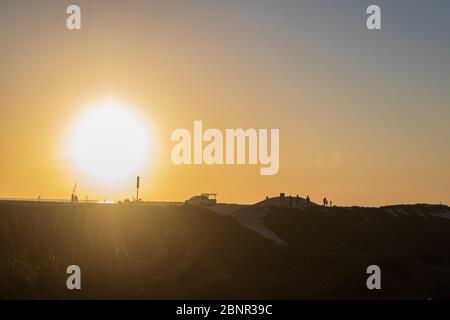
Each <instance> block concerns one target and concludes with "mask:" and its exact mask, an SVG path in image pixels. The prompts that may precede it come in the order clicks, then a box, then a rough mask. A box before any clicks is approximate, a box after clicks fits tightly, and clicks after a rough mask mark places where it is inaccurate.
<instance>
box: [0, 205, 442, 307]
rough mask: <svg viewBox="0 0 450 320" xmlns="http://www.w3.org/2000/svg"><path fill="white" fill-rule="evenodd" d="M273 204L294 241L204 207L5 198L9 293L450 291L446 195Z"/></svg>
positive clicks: (0, 229) (2, 275)
mask: <svg viewBox="0 0 450 320" xmlns="http://www.w3.org/2000/svg"><path fill="white" fill-rule="evenodd" d="M267 212H268V213H266V216H265V218H264V224H265V226H266V227H268V228H269V229H271V230H272V231H274V232H275V233H276V234H277V235H278V236H279V237H280V238H282V239H283V240H284V241H285V242H286V243H287V246H281V245H277V244H276V243H275V242H273V241H271V240H270V239H266V238H264V237H262V236H261V235H260V234H258V233H256V232H254V231H252V230H249V229H247V228H245V227H243V226H241V225H240V224H239V223H238V221H237V220H236V219H234V218H233V217H231V216H223V215H220V214H218V213H214V212H211V211H209V210H207V209H201V208H194V207H186V206H182V207H163V206H133V205H127V206H120V205H93V204H90V205H77V206H71V205H67V204H59V205H56V204H28V205H27V204H22V205H17V204H7V203H3V204H0V298H126V299H133V298H150V299H151V298H157V299H164V298H200V299H202V298H294V299H295V298H326V299H335V298H368V299H373V298H423V299H425V298H450V220H448V218H446V216H445V214H444V215H441V213H442V212H448V208H447V207H442V206H412V207H401V208H400V207H394V208H380V209H369V208H322V207H310V208H298V209H289V208H280V207H269V208H268V211H267ZM71 264H76V265H79V266H80V267H81V271H82V290H81V291H69V290H67V289H66V279H67V276H68V275H67V274H66V268H67V266H68V265H71ZM370 264H377V265H379V266H380V267H381V270H382V290H380V291H376V292H374V291H368V290H367V288H366V278H367V274H366V268H367V266H368V265H370Z"/></svg>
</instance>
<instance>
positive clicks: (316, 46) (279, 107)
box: [0, 1, 450, 205]
mask: <svg viewBox="0 0 450 320" xmlns="http://www.w3.org/2000/svg"><path fill="white" fill-rule="evenodd" d="M63 2H64V1H62V2H55V1H43V2H42V5H40V6H37V5H36V4H31V3H27V2H24V3H22V4H20V5H16V4H15V2H14V1H5V2H3V1H2V4H1V5H0V9H2V10H0V30H1V31H0V39H1V40H2V45H1V54H0V70H1V73H0V133H1V134H0V155H1V156H0V197H6V198H9V197H18V198H27V197H29V198H35V197H37V196H38V195H41V196H42V198H53V199H59V198H64V199H68V198H69V197H70V194H71V192H72V187H73V184H74V183H75V181H78V194H79V197H80V198H81V199H84V197H85V196H86V195H88V196H89V198H90V199H114V200H120V199H123V198H124V197H132V196H133V195H134V186H135V181H134V179H135V177H134V176H130V179H129V181H128V182H126V183H123V184H120V185H104V184H102V181H92V179H89V177H84V176H83V175H82V174H81V173H80V172H79V171H78V170H77V169H76V168H75V165H74V163H73V159H71V158H70V157H67V154H66V150H65V148H66V146H67V135H68V132H69V131H70V128H71V126H72V125H73V122H74V121H75V119H77V115H79V113H80V112H81V110H82V108H83V107H84V106H86V105H88V104H89V103H91V102H92V101H96V100H98V99H102V98H104V97H108V96H114V97H118V98H120V99H121V100H123V101H127V102H128V103H129V104H130V105H131V106H133V107H134V108H135V110H136V112H137V113H138V114H142V115H143V119H145V122H146V123H147V124H148V126H149V129H150V130H151V132H152V133H153V135H152V139H153V140H155V148H154V150H152V154H153V157H152V160H151V161H149V163H148V166H147V167H146V168H145V169H144V170H142V173H141V174H140V175H141V176H142V188H141V196H142V198H143V199H144V200H184V199H186V198H187V197H190V196H191V195H194V194H199V193H202V192H217V193H219V196H218V199H219V201H224V202H239V203H252V202H256V201H259V200H260V199H262V198H264V197H265V196H266V195H277V194H278V193H279V192H285V193H287V194H293V195H296V194H299V195H300V196H302V197H305V196H306V195H307V194H309V195H310V196H311V198H312V200H313V201H317V202H320V201H321V199H322V198H323V196H327V197H328V198H329V199H331V200H332V201H333V202H334V203H335V204H337V205H384V204H393V203H417V202H428V203H439V202H440V201H442V202H443V203H447V204H448V203H449V202H450V193H449V190H450V166H449V163H450V151H449V147H448V141H449V138H450V129H449V128H450V127H449V119H450V111H449V105H450V94H449V90H448V88H449V87H450V81H449V77H448V75H449V74H450V72H449V71H450V66H449V63H450V59H449V56H450V55H449V52H450V49H449V41H448V37H447V38H446V39H447V40H443V39H444V38H439V37H434V38H433V37H432V38H429V37H426V36H424V33H426V32H428V29H427V28H430V30H431V29H432V26H428V27H427V28H425V31H424V30H421V31H420V33H418V34H417V35H415V34H414V33H413V31H411V30H410V28H411V26H408V27H407V26H404V25H402V24H401V23H400V22H398V23H392V24H390V25H388V26H387V27H388V29H387V30H383V33H379V34H374V33H370V32H368V31H367V30H365V29H364V25H363V24H361V21H362V20H361V19H363V16H362V17H358V15H357V10H360V9H361V8H363V6H357V7H356V8H354V7H352V8H351V9H350V8H349V13H348V14H343V13H342V10H325V9H324V8H326V7H320V8H319V7H316V6H315V5H314V4H313V3H312V2H311V3H309V4H308V5H304V6H303V7H296V6H297V5H295V7H289V6H294V5H293V4H285V5H283V6H280V7H276V8H271V7H270V6H269V5H258V4H257V3H253V6H248V7H247V5H238V4H237V3H234V4H229V5H225V4H223V5H220V7H219V6H217V7H216V6H214V5H212V4H210V5H203V6H195V5H194V6H190V7H189V8H187V7H183V5H182V4H181V3H180V4H179V5H178V6H175V5H168V4H167V5H164V4H158V5H156V4H155V5H149V4H148V3H147V2H144V1H133V2H131V5H129V6H126V4H124V3H122V4H120V3H119V2H115V1H111V2H108V3H109V5H105V2H101V1H79V3H80V5H81V8H82V10H83V11H82V12H83V22H82V23H83V24H82V30H81V31H68V30H66V28H65V18H66V14H65V6H66V5H67V4H66V3H63ZM321 6H323V4H322V5H321ZM330 6H332V4H330ZM391 9H392V10H393V11H392V12H393V13H392V14H395V13H398V14H401V12H402V11H401V10H400V9H399V8H396V7H395V6H393V7H392V8H391ZM319 10H324V13H323V14H318V12H319ZM361 10H363V9H361ZM396 10H397V11H396ZM436 10H437V9H436ZM361 12H364V11H361ZM399 19H400V20H401V18H399ZM269 21H271V23H269ZM430 21H431V20H430ZM438 21H439V20H438ZM430 23H431V22H430ZM436 23H438V22H436ZM330 24H333V28H332V30H330V27H329V25H330ZM389 28H390V29H389ZM389 30H391V31H389ZM418 32H419V31H418ZM430 32H431V31H430ZM438 39H440V40H438ZM443 41H444V42H443ZM445 41H446V42H445ZM405 57H407V58H405ZM194 120H202V121H203V125H204V126H205V128H218V129H221V130H223V131H224V130H225V129H226V128H244V129H247V128H268V129H270V128H278V129H280V170H279V173H278V174H277V175H275V176H260V175H259V165H256V166H250V165H244V166H218V165H216V166H206V165H202V166H194V165H191V166H175V165H173V164H172V162H171V160H170V151H171V148H172V147H173V145H174V143H172V142H171V141H170V134H171V132H172V131H173V130H175V129H177V128H183V127H184V128H188V129H190V130H192V126H193V121H194Z"/></svg>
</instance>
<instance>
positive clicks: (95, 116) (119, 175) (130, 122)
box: [69, 100, 150, 184]
mask: <svg viewBox="0 0 450 320" xmlns="http://www.w3.org/2000/svg"><path fill="white" fill-rule="evenodd" d="M149 142H150V141H149V137H148V132H147V129H146V126H145V124H144V122H143V121H142V119H141V118H140V117H138V116H136V115H135V114H133V112H132V110H131V108H130V107H129V106H128V105H126V104H124V103H122V102H118V101H113V100H107V101H102V102H97V103H94V104H92V105H90V106H89V108H88V109H87V112H85V113H84V114H83V115H82V116H81V118H80V120H79V121H78V122H77V124H76V125H75V127H74V129H73V131H72V136H71V140H70V144H69V154H70V157H71V158H72V159H73V161H74V163H75V165H76V166H77V167H78V168H79V169H80V170H81V171H82V172H83V173H84V174H86V175H88V176H89V177H91V178H93V179H94V180H95V181H96V182H98V183H102V184H103V183H106V184H113V183H117V182H119V181H122V180H123V179H128V178H131V177H132V176H135V175H138V174H139V171H140V170H141V169H142V168H143V166H144V165H145V162H146V160H147V158H148V153H149V151H150V150H149V149H150V145H149Z"/></svg>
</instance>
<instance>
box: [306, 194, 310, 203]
mask: <svg viewBox="0 0 450 320" xmlns="http://www.w3.org/2000/svg"><path fill="white" fill-rule="evenodd" d="M310 202H311V199H310V198H309V195H308V196H306V204H309V203H310Z"/></svg>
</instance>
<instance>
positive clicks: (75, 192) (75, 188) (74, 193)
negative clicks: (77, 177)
mask: <svg viewBox="0 0 450 320" xmlns="http://www.w3.org/2000/svg"><path fill="white" fill-rule="evenodd" d="M71 202H72V203H77V202H78V196H77V183H76V182H75V185H74V186H73V190H72V198H71Z"/></svg>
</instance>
